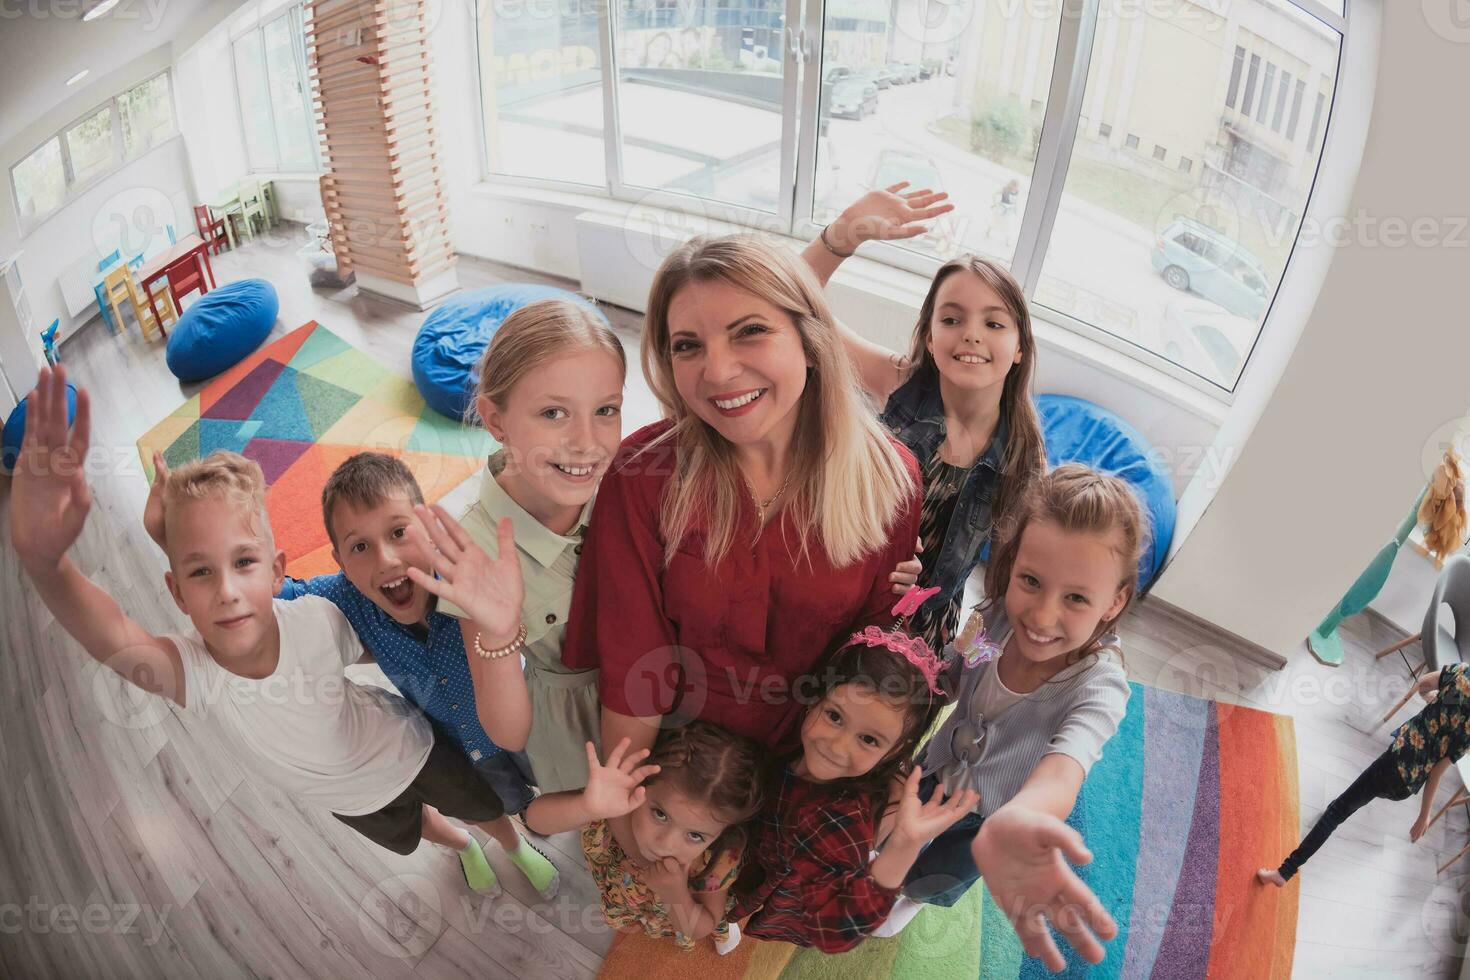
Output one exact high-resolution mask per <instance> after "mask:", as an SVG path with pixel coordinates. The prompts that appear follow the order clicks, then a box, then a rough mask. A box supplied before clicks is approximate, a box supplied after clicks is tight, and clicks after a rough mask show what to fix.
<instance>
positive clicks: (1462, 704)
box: [1388, 663, 1470, 794]
mask: <svg viewBox="0 0 1470 980" xmlns="http://www.w3.org/2000/svg"><path fill="white" fill-rule="evenodd" d="M1467 747H1470V675H1467V674H1466V667H1465V665H1464V664H1463V663H1457V664H1450V665H1449V666H1447V667H1445V668H1444V669H1443V670H1441V671H1440V672H1439V688H1438V689H1437V690H1436V692H1435V698H1434V700H1433V701H1431V702H1430V703H1429V704H1427V705H1425V706H1424V710H1423V711H1421V712H1419V713H1418V714H1417V715H1415V716H1414V717H1412V718H1410V719H1409V720H1408V721H1406V722H1404V723H1403V724H1402V725H1400V726H1399V727H1398V728H1397V729H1396V730H1395V731H1394V733H1393V745H1392V746H1391V747H1390V748H1389V750H1388V751H1389V754H1390V755H1392V756H1393V761H1394V764H1395V766H1396V767H1397V768H1398V771H1399V776H1400V777H1401V778H1402V779H1403V781H1404V786H1405V787H1407V788H1408V790H1409V792H1410V793H1411V794H1412V793H1417V792H1418V791H1419V787H1421V786H1423V785H1424V782H1425V780H1427V779H1428V778H1429V771H1430V770H1431V769H1433V768H1434V764H1435V763H1436V762H1438V761H1439V760H1440V759H1449V760H1450V761H1451V762H1457V761H1459V758H1460V756H1462V755H1464V754H1465V750H1466V748H1467Z"/></svg>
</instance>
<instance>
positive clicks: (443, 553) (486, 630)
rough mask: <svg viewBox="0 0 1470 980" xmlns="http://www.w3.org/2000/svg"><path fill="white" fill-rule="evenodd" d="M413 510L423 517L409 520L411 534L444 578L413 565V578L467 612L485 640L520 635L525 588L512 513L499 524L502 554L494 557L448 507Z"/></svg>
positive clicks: (507, 639)
mask: <svg viewBox="0 0 1470 980" xmlns="http://www.w3.org/2000/svg"><path fill="white" fill-rule="evenodd" d="M413 511H414V516H415V517H417V518H418V520H417V521H415V522H414V524H412V525H410V527H409V528H408V533H409V534H410V535H413V536H414V537H415V538H416V539H417V540H418V543H419V545H420V546H421V547H423V549H424V551H425V552H426V553H427V554H428V555H429V560H430V561H431V562H433V565H434V571H435V572H437V573H438V574H439V577H438V578H437V579H436V578H435V577H434V576H432V575H429V574H427V573H426V572H424V571H423V570H421V569H418V568H412V567H410V568H409V570H408V577H409V578H410V579H412V580H413V582H414V584H415V585H418V586H420V587H421V588H423V589H426V590H427V591H429V592H432V593H433V594H434V595H436V596H438V597H439V598H441V599H447V600H449V601H450V602H452V603H454V604H455V605H456V606H458V607H459V608H461V609H463V610H464V611H465V612H466V613H468V614H469V616H470V619H472V620H473V621H474V623H475V627H476V628H477V629H479V631H480V634H481V636H482V637H484V639H485V640H486V641H490V642H493V643H495V644H496V645H503V644H504V643H509V642H511V641H512V640H513V639H515V633H516V627H517V626H518V625H519V624H520V621H521V603H522V602H523V601H524V599H525V595H526V588H525V583H524V582H523V581H522V579H521V560H520V556H519V555H517V554H516V542H515V532H514V531H512V530H511V524H510V518H508V517H505V518H501V521H500V524H499V526H498V527H497V528H496V530H497V531H498V532H499V536H500V554H499V555H498V556H497V557H495V558H491V557H490V556H489V555H487V554H486V553H485V549H484V548H481V547H480V546H479V545H477V544H475V542H474V541H473V540H472V539H471V538H470V536H469V534H467V533H466V532H465V529H464V528H462V527H460V526H459V522H458V521H456V520H455V519H454V518H453V517H450V516H449V512H448V511H446V510H445V509H444V508H443V507H440V506H439V505H438V504H435V505H434V506H433V508H432V509H430V508H428V507H425V506H424V505H423V504H419V505H418V506H417V507H415V508H414V509H413ZM429 539H432V541H433V547H432V548H431V547H429Z"/></svg>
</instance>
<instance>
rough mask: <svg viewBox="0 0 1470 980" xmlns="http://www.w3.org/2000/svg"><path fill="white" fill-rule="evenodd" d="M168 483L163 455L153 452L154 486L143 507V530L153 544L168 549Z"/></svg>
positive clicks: (149, 489)
mask: <svg viewBox="0 0 1470 980" xmlns="http://www.w3.org/2000/svg"><path fill="white" fill-rule="evenodd" d="M166 483H168V464H167V463H165V462H164V461H163V453H161V452H158V451H157V450H154V452H153V485H152V486H150V487H149V488H148V502H147V503H146V504H144V505H143V530H145V531H147V532H148V536H149V537H150V538H152V539H153V543H154V544H156V545H158V546H159V547H160V548H167V547H168V546H167V545H166V544H164V533H163V526H164V525H163V515H164V508H163V487H164V484H166Z"/></svg>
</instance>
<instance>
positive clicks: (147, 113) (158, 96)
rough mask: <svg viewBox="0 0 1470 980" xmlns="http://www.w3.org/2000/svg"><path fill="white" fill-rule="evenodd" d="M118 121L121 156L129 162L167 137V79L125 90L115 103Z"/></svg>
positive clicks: (169, 112)
mask: <svg viewBox="0 0 1470 980" xmlns="http://www.w3.org/2000/svg"><path fill="white" fill-rule="evenodd" d="M117 109H118V113H119V115H120V116H121V117H122V118H121V121H122V136H123V154H124V155H125V156H127V157H129V158H132V157H135V156H137V155H138V154H139V153H142V152H143V151H144V150H147V149H148V148H149V147H151V146H153V145H154V144H156V143H158V142H160V141H161V140H163V139H165V138H166V137H168V136H169V135H170V134H172V133H173V131H174V110H173V100H172V99H171V98H170V96H169V90H168V76H167V75H155V76H154V77H153V78H151V79H149V80H148V81H146V82H144V83H143V84H142V85H138V86H136V87H134V88H131V89H128V91H126V92H124V93H123V94H122V95H121V96H119V97H118V100H117Z"/></svg>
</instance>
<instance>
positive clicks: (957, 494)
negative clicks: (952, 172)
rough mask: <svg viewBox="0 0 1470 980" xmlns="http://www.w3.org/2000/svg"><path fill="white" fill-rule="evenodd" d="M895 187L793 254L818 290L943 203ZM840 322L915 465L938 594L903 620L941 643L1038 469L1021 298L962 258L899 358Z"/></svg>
mask: <svg viewBox="0 0 1470 980" xmlns="http://www.w3.org/2000/svg"><path fill="white" fill-rule="evenodd" d="M905 186H906V185H905V184H895V185H894V186H893V187H890V188H888V189H887V190H880V191H873V192H871V193H869V194H867V195H865V196H863V197H862V198H860V199H859V200H858V201H857V202H856V203H854V204H853V205H852V206H851V207H849V208H848V209H847V210H846V211H844V212H842V214H841V215H840V216H839V217H838V219H837V220H836V221H834V222H832V224H830V225H828V226H827V227H826V228H824V229H823V230H822V233H821V235H819V236H818V238H817V240H816V241H814V242H812V244H811V245H809V246H808V247H807V249H806V251H805V252H803V253H802V258H804V259H805V260H806V262H807V264H808V265H810V266H811V267H812V269H813V270H814V271H815V272H816V273H817V277H818V278H819V279H820V280H821V281H822V283H823V284H824V285H825V284H826V282H827V281H828V280H829V279H830V278H831V276H832V274H833V273H834V272H835V271H836V270H837V267H838V265H840V264H841V262H842V260H843V259H845V258H847V257H848V256H850V255H852V254H853V251H854V250H855V249H856V248H857V246H858V245H860V244H862V243H863V242H865V241H872V240H893V239H902V238H912V237H914V236H915V235H918V234H920V233H922V232H923V231H924V230H925V225H924V224H923V222H926V221H928V220H929V219H931V218H934V217H937V216H939V215H941V214H944V213H945V212H947V211H949V210H951V208H952V205H949V204H946V203H944V201H945V198H946V196H947V195H945V194H942V193H938V194H936V193H930V192H929V191H923V190H921V191H914V192H912V193H903V194H901V193H899V192H901V191H902V190H903V189H904V187H905ZM839 329H840V333H841V336H842V340H843V343H844V346H845V347H846V348H847V353H848V356H849V357H850V358H851V359H852V361H853V364H854V366H855V367H856V369H857V373H858V377H859V379H860V381H861V383H862V385H863V387H864V389H866V390H867V392H868V394H869V395H870V396H871V397H872V398H873V400H874V402H876V403H877V405H879V406H880V409H881V418H882V421H883V423H884V424H885V425H886V426H888V428H889V429H890V430H891V431H892V432H893V433H894V435H895V436H897V437H898V439H899V441H900V442H902V443H903V444H904V445H905V446H907V447H908V449H909V451H910V452H912V453H913V454H914V456H915V458H916V459H917V460H918V463H919V466H920V468H921V470H922V472H923V479H924V503H923V512H922V516H921V518H920V525H919V538H920V541H919V559H920V561H921V563H922V566H923V569H922V571H921V573H920V575H919V582H918V584H919V585H920V586H923V587H929V588H933V587H936V586H937V587H938V589H939V591H938V592H937V593H935V594H934V595H933V596H932V597H930V598H929V599H928V600H926V601H925V603H924V605H923V607H922V608H921V609H920V610H919V612H918V613H917V614H916V615H915V616H914V618H913V620H912V621H911V626H912V628H913V630H914V631H915V632H916V633H919V634H920V635H922V636H923V637H924V638H925V639H926V640H927V641H928V642H929V644H930V646H931V647H933V648H934V649H936V650H938V649H942V648H943V646H944V645H945V644H946V643H948V642H949V641H950V640H952V639H953V637H954V634H955V632H956V630H957V628H958V626H959V617H960V603H961V601H962V600H963V599H964V596H965V582H966V581H967V580H968V579H969V577H970V573H971V572H973V571H974V570H975V566H976V565H978V564H979V563H980V557H981V552H982V550H983V548H984V546H985V543H986V542H987V541H988V540H989V539H990V537H991V530H992V528H993V527H994V526H995V524H996V522H997V521H999V520H1000V519H1002V518H1003V517H1005V515H1006V514H1007V513H1009V512H1010V510H1011V509H1012V508H1013V507H1014V505H1015V503H1016V501H1018V500H1019V499H1021V496H1022V495H1023V494H1024V492H1025V489H1026V487H1027V486H1028V485H1029V484H1030V483H1031V482H1032V481H1034V480H1035V479H1036V478H1038V477H1039V476H1041V474H1043V473H1045V472H1046V451H1045V448H1044V446H1043V441H1042V434H1041V424H1040V421H1039V420H1038V418H1037V414H1036V407H1035V405H1034V404H1033V402H1032V400H1031V377H1032V374H1033V372H1034V370H1035V362H1036V341H1035V338H1034V336H1033V335H1032V331H1031V316H1030V313H1029V311H1028V310H1027V308H1026V299H1025V295H1024V294H1023V292H1022V290H1021V287H1020V284H1018V283H1017V282H1016V280H1015V279H1014V278H1013V277H1012V276H1011V274H1010V273H1009V272H1007V271H1006V270H1005V269H1003V268H1001V266H1000V265H998V264H997V263H995V262H993V261H991V260H990V259H985V258H980V257H978V256H974V255H964V256H960V257H959V258H956V259H952V260H950V261H949V262H946V263H945V264H944V265H942V266H940V268H939V271H938V272H937V273H935V276H934V281H933V282H932V283H930V285H929V293H928V295H927V296H925V297H924V304H923V306H922V308H921V309H920V311H919V319H918V323H917V324H915V326H914V332H913V341H912V343H911V344H910V349H909V353H908V354H907V355H906V356H905V355H901V354H898V353H896V352H894V351H890V350H888V349H886V348H884V347H881V346H879V345H877V344H874V343H871V342H869V341H866V340H864V339H862V338H861V337H859V336H857V334H855V333H853V332H852V331H851V330H849V329H848V328H846V327H843V326H840V325H839Z"/></svg>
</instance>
